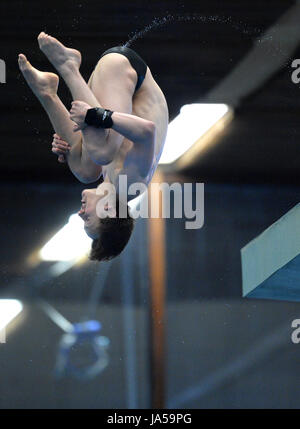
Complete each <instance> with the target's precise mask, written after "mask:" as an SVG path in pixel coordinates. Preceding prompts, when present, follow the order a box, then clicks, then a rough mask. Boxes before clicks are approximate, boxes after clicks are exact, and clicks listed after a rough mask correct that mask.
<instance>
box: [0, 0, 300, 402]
mask: <svg viewBox="0 0 300 429" xmlns="http://www.w3.org/2000/svg"><path fill="white" fill-rule="evenodd" d="M299 15H300V6H299V4H298V2H296V1H290V0H285V1H280V0H260V1H256V2H253V1H251V2H250V1H249V0H243V1H240V2H236V1H233V0H228V1H226V2H222V1H218V0H210V1H207V0H201V1H198V0H197V1H196V0H195V1H194V0H190V1H188V0H182V1H178V0H175V1H171V0H170V1H166V0H160V1H153V2H151V3H148V4H145V3H144V2H142V1H137V0H135V1H129V2H126V3H124V2H122V1H121V0H111V1H110V2H104V1H94V0H90V1H84V0H81V1H80V0H74V1H70V0H67V1H64V2H59V1H56V0H52V1H51V2H50V1H49V2H42V3H41V2H38V1H26V2H25V1H16V0H11V1H6V0H4V1H2V2H1V4H0V16H1V26H0V34H1V37H0V57H1V59H3V60H4V61H5V64H6V83H1V85H0V92H1V96H0V127H1V128H0V129H1V135H2V138H1V144H0V155H1V156H0V176H1V185H0V186H1V195H2V197H3V199H2V201H3V206H2V210H1V212H0V218H1V224H0V228H1V233H0V236H1V260H0V273H1V282H0V314H1V315H2V319H1V317H0V321H1V320H6V322H5V323H6V325H5V326H6V329H5V338H2V342H0V408H3V409H4V408H153V407H156V408H299V353H300V346H299V345H297V344H294V343H293V342H292V341H291V332H292V329H291V323H292V321H293V320H294V319H297V318H300V304H299V302H290V301H272V300H258V299H247V298H242V273H241V257H240V249H241V248H242V247H243V246H245V245H246V244H247V243H248V242H249V241H251V240H252V239H253V238H255V237H256V236H257V235H259V234H260V233H261V232H262V231H264V230H265V229H266V228H267V227H268V226H269V225H271V224H272V223H273V222H275V221H276V220H278V219H279V218H280V217H281V216H283V215H284V214H285V213H286V212H287V211H288V210H290V209H291V208H292V207H294V206H295V205H296V204H297V203H298V202H299V186H298V183H299V179H300V168H299V165H300V157H299V149H298V148H299V139H300V121H299V107H300V89H299V85H300V84H296V83H294V82H293V81H292V79H291V76H292V73H293V71H294V68H293V67H292V62H293V61H294V59H297V58H300V49H299V46H300V45H299V42H300V28H299V24H298V23H299V19H298V18H299ZM150 25H151V29H150V30H149V31H148V32H145V33H143V34H142V37H139V36H140V35H139V32H140V31H142V30H143V29H145V27H147V26H150ZM40 31H46V32H47V33H49V34H51V35H53V36H55V37H57V38H58V39H59V40H61V41H62V42H63V43H65V44H66V45H68V46H72V47H75V48H77V49H79V50H80V51H81V52H82V55H83V63H82V66H81V72H82V74H83V76H84V78H85V79H88V78H89V76H90V74H91V72H92V70H93V68H94V66H95V64H96V63H97V61H98V59H99V56H100V54H101V53H102V52H103V51H104V50H106V49H108V48H109V47H112V46H116V45H120V44H123V43H125V42H126V41H128V40H129V39H130V38H132V37H134V36H135V35H136V36H138V37H137V38H136V40H134V41H133V43H132V45H131V47H132V48H133V49H134V50H136V51H137V52H138V53H139V54H140V55H141V56H142V58H143V59H144V60H145V61H146V63H147V64H148V65H149V67H150V69H151V71H152V74H153V76H154V78H155V79H156V81H157V83H158V84H159V85H160V87H161V89H162V91H163V92H164V94H165V96H166V99H167V102H168V106H169V113H170V121H172V120H174V118H176V117H177V115H179V112H180V109H181V107H182V106H183V105H186V104H190V103H226V104H227V105H228V106H230V108H231V111H232V112H233V116H232V118H231V120H230V122H228V123H227V124H226V126H224V127H223V128H222V131H221V132H220V133H219V134H218V135H217V137H215V138H214V139H212V141H211V142H210V143H207V142H206V143H205V144H204V143H203V144H199V142H198V144H196V145H194V146H193V147H192V149H191V150H189V151H187V152H186V153H185V154H181V156H180V157H179V158H178V159H177V161H175V162H172V163H168V164H163V165H161V166H160V168H159V172H158V173H157V175H156V176H155V177H156V179H157V180H158V181H165V182H169V183H173V182H179V183H182V184H183V183H204V225H203V227H202V228H199V229H194V230H192V229H191V230H187V229H185V221H186V220H185V219H176V218H172V217H171V219H159V220H156V221H155V220H147V219H139V220H138V222H137V225H136V228H135V230H134V233H133V237H132V239H131V241H130V243H129V245H128V246H127V248H126V250H125V251H124V252H123V254H122V255H121V256H120V257H118V258H116V259H115V260H113V261H111V262H110V263H108V264H100V265H99V264H97V263H94V262H91V261H88V260H87V258H83V257H80V258H78V255H77V256H76V258H77V259H76V258H75V257H74V258H73V257H72V258H73V259H72V258H71V259H69V260H63V259H64V258H63V257H61V256H60V255H61V253H62V254H65V255H66V254H67V252H69V251H70V249H65V247H64V246H65V244H66V242H65V241H64V240H63V241H62V242H60V244H58V247H57V248H56V249H55V250H54V256H53V252H52V254H51V256H50V257H48V259H47V258H44V259H43V258H41V257H40V256H39V255H40V253H39V252H40V250H41V249H42V248H43V246H44V245H45V244H46V243H47V242H48V241H49V240H50V239H51V238H52V237H53V236H54V235H55V234H56V233H57V232H58V231H59V230H61V228H63V227H64V226H65V225H66V224H67V223H68V221H69V218H70V216H71V215H72V214H74V213H76V212H77V211H78V210H79V208H80V193H81V191H82V190H83V189H84V188H85V187H86V185H83V184H80V183H79V182H77V180H76V179H75V178H74V177H73V176H72V174H71V173H70V172H69V171H68V168H67V166H66V165H62V164H59V163H58V162H57V158H56V156H55V155H53V154H52V153H51V142H52V134H53V130H52V127H51V125H50V123H49V121H48V118H47V116H46V114H45V113H44V112H43V110H42V107H41V106H40V104H39V102H38V101H37V100H36V99H35V97H34V95H33V94H32V93H31V91H30V89H29V88H28V86H27V84H26V83H25V81H24V79H23V77H22V75H21V73H20V72H19V70H18V65H17V56H18V54H19V53H24V54H25V55H27V56H28V59H29V60H30V61H31V63H32V64H33V65H34V66H35V67H37V68H39V69H41V70H48V71H53V67H52V66H51V64H50V63H49V62H48V60H47V58H46V57H45V56H44V55H43V53H41V52H40V51H39V48H38V45H37V42H36V37H37V35H38V34H39V32H40ZM59 95H60V96H61V98H62V99H63V100H64V102H65V104H66V106H67V108H70V103H71V101H72V100H71V96H70V94H69V92H68V90H67V88H66V87H65V84H64V82H63V81H61V83H60V87H59ZM154 179H155V178H154ZM154 179H153V180H154ZM193 192H195V187H194V188H193ZM72 219H73V221H74V222H75V223H76V220H74V218H72ZM298 233H299V231H298ZM61 250H62V252H60V251H61ZM71 250H72V249H71ZM73 250H74V249H73ZM79 253H80V252H79ZM48 256H49V255H48ZM79 256H80V255H79ZM66 259H68V258H66ZM5 300H9V301H5ZM8 310H9V311H8ZM6 314H8V316H7V317H8V318H7V319H5V316H6ZM8 321H10V323H8ZM89 321H90V323H88V322H89ZM2 337H3V336H2Z"/></svg>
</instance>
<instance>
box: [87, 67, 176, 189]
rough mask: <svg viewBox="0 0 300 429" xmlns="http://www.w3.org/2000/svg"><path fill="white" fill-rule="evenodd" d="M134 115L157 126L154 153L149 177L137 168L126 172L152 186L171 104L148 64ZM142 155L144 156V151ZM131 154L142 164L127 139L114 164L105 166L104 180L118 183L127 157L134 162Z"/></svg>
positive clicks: (133, 99) (134, 104) (134, 101)
mask: <svg viewBox="0 0 300 429" xmlns="http://www.w3.org/2000/svg"><path fill="white" fill-rule="evenodd" d="M91 77H92V76H91ZM90 80H91V79H90ZM89 83H90V82H89ZM132 114H133V115H135V116H138V117H140V118H143V119H146V120H149V121H152V122H154V123H155V126H156V135H155V147H154V156H153V161H152V165H151V168H150V169H149V171H148V174H147V175H146V176H145V177H141V176H139V175H138V174H137V169H135V171H132V172H131V171H126V174H127V175H131V176H132V175H133V176H134V177H131V181H133V182H142V183H145V184H146V185H148V183H149V182H150V181H151V179H152V176H153V173H154V171H155V169H156V167H157V164H158V161H159V158H160V155H161V152H162V149H163V146H164V142H165V138H166V134H167V128H168V122H169V114H168V106H167V102H166V99H165V96H164V94H163V92H162V90H161V89H160V87H159V86H158V84H157V83H156V82H155V80H154V78H153V76H152V74H151V71H150V69H149V67H147V73H146V75H145V79H144V81H143V83H142V85H141V87H140V88H139V89H138V90H137V91H136V93H135V94H134V95H133V98H132ZM138 156H143V155H142V154H141V155H138ZM130 157H133V158H134V161H135V162H136V161H137V163H138V160H137V154H136V152H134V148H133V143H132V142H131V141H130V140H128V139H126V138H124V139H123V142H122V144H121V146H120V149H119V151H118V153H117V155H116V156H115V158H114V160H113V161H112V162H111V163H110V164H108V165H105V166H102V173H103V177H104V180H105V181H106V182H108V181H109V182H110V183H113V184H116V182H117V179H118V176H119V174H122V172H123V171H124V169H123V167H124V162H125V160H126V164H127V165H130V164H131V163H130ZM133 179H134V180H133Z"/></svg>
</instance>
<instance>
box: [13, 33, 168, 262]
mask: <svg viewBox="0 0 300 429" xmlns="http://www.w3.org/2000/svg"><path fill="white" fill-rule="evenodd" d="M38 43H39V46H40V49H41V50H42V51H43V52H44V54H45V55H46V56H47V57H48V59H49V60H50V62H51V63H52V64H53V66H54V67H55V68H56V70H57V71H58V73H59V74H60V75H61V76H62V78H63V79H64V81H65V83H66V84H67V86H68V88H69V90H70V92H71V94H72V98H73V100H74V101H73V102H72V108H71V111H70V112H68V110H67V109H66V107H65V106H64V104H63V103H62V101H61V100H60V98H59V97H58V95H57V88H58V81H59V78H58V76H57V75H56V74H54V73H48V72H41V71H39V70H37V69H35V68H34V67H32V65H31V64H30V63H29V62H28V61H27V58H26V57H25V55H24V54H19V59H18V62H19V67H20V70H21V72H22V73H23V75H24V78H25V79H26V81H27V83H28V85H29V86H30V88H31V89H32V91H33V92H34V94H35V95H36V96H37V98H38V99H39V101H40V102H41V104H42V106H43V107H44V109H45V110H46V112H47V114H48V116H49V119H50V121H51V123H52V126H53V128H54V130H55V134H54V140H53V143H52V151H53V152H54V153H56V154H57V155H58V157H59V161H60V162H63V161H64V160H66V161H67V163H68V166H69V168H70V169H71V171H72V172H73V174H74V175H75V176H76V177H77V179H78V180H79V181H81V182H82V183H92V182H96V181H97V180H98V179H100V177H103V179H104V182H109V183H112V184H114V185H116V183H117V180H118V177H119V175H120V174H124V175H127V178H128V185H130V183H134V182H142V183H145V184H146V185H148V183H149V182H150V180H151V178H152V176H153V173H154V171H155V169H156V167H157V164H158V161H159V158H160V155H161V152H162V149H163V145H164V141H165V138H166V133H167V127H168V107H167V103H166V100H165V97H164V94H163V92H162V91H161V89H160V88H159V86H158V84H157V83H156V82H155V80H154V78H153V76H152V74H151V71H150V69H149V67H147V65H146V64H145V63H144V61H143V60H142V59H141V58H140V57H139V56H138V55H137V54H136V53H135V52H134V51H133V50H131V49H129V48H125V47H116V48H112V49H110V50H108V51H105V52H104V54H102V56H101V57H100V60H99V61H98V63H97V65H96V67H95V69H94V71H93V73H92V75H91V77H90V79H89V81H88V83H86V82H85V81H84V79H83V77H82V76H81V74H80V72H79V68H80V64H81V54H80V52H79V51H77V50H75V49H71V48H67V47H65V46H64V45H63V44H62V43H60V42H59V41H58V40H57V39H55V38H54V37H51V36H49V35H47V34H46V33H44V32H41V33H40V34H39V36H38ZM96 107H97V108H99V109H98V110H97V109H94V108H96ZM88 111H89V112H91V113H92V116H90V118H89V121H88V120H87V118H88V116H87V113H88ZM95 112H96V113H95ZM95 115H96V117H95ZM97 115H98V116H97ZM96 121H100V122H101V121H102V122H101V125H100V122H99V123H98V122H96ZM74 122H75V126H74ZM88 123H89V124H88ZM96 123H97V125H96ZM100 189H101V184H100V185H99V187H98V190H97V193H96V189H86V190H84V191H83V192H82V200H81V202H82V206H81V209H80V211H79V215H80V216H81V217H82V219H83V220H84V226H85V231H86V233H87V234H88V235H89V236H90V237H91V238H93V243H92V252H91V255H90V257H91V259H94V260H107V259H110V258H112V257H114V256H117V255H118V254H119V253H120V252H121V251H122V250H123V248H124V247H125V246H126V244H127V242H128V240H129V238H130V235H131V232H132V229H133V219H132V218H131V217H130V216H129V217H128V218H127V219H121V218H118V216H117V217H116V218H106V219H100V218H99V217H98V216H97V214H96V205H97V203H98V201H99V200H100V198H102V196H103V195H104V194H101V191H100Z"/></svg>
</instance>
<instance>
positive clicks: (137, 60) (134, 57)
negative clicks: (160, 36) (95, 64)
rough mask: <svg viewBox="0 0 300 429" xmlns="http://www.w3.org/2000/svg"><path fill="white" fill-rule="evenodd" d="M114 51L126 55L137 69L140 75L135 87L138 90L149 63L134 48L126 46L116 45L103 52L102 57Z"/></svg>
mask: <svg viewBox="0 0 300 429" xmlns="http://www.w3.org/2000/svg"><path fill="white" fill-rule="evenodd" d="M112 53H117V54H122V55H124V56H125V57H126V58H127V59H128V61H129V62H130V64H131V66H132V67H133V68H134V70H135V71H136V73H137V77H138V80H137V84H136V87H135V92H136V91H137V90H138V89H139V88H140V86H141V85H142V83H143V81H144V78H145V75H146V71H147V64H146V63H145V62H144V61H143V60H142V58H141V57H140V56H139V55H138V54H137V53H136V52H135V51H134V50H133V49H130V48H127V47H126V46H115V47H114V48H110V49H107V51H105V52H103V54H102V55H101V57H100V58H102V57H103V56H104V55H107V54H112Z"/></svg>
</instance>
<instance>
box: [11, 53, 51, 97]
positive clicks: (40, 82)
mask: <svg viewBox="0 0 300 429" xmlns="http://www.w3.org/2000/svg"><path fill="white" fill-rule="evenodd" d="M18 63H19V68H20V70H21V72H22V73H23V76H24V78H25V80H26V82H27V83H28V85H29V86H30V88H31V89H32V91H33V92H34V94H35V95H36V96H37V97H38V98H43V97H45V96H54V95H56V94H57V88H58V81H59V79H58V76H57V75H56V74H54V73H48V72H41V71H40V70H37V69H36V68H34V67H33V66H32V65H31V64H30V62H29V61H28V60H27V58H26V56H25V55H24V54H19V58H18Z"/></svg>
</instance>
